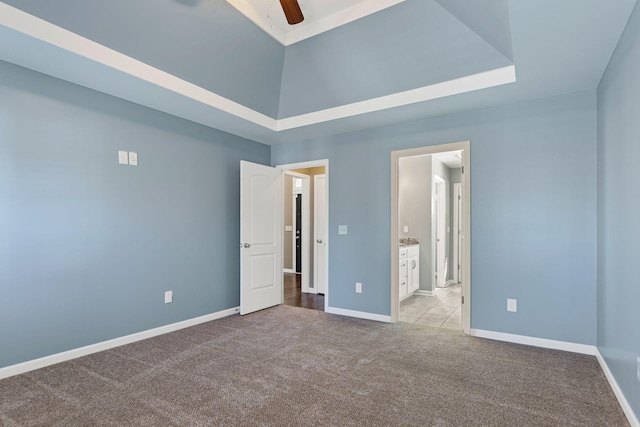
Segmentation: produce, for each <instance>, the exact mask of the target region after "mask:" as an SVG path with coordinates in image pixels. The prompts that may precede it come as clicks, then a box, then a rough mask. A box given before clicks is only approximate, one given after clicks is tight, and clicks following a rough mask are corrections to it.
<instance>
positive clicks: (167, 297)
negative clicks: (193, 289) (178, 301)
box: [164, 291, 173, 304]
mask: <svg viewBox="0 0 640 427" xmlns="http://www.w3.org/2000/svg"><path fill="white" fill-rule="evenodd" d="M170 302H173V291H167V292H165V293H164V303H165V304H169V303H170Z"/></svg>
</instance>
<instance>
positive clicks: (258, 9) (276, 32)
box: [227, 0, 405, 46]
mask: <svg viewBox="0 0 640 427" xmlns="http://www.w3.org/2000/svg"><path fill="white" fill-rule="evenodd" d="M403 1H405V0H298V4H299V5H300V9H302V14H303V15H304V21H302V22H301V23H300V24H297V25H289V24H288V23H287V20H286V18H285V16H284V12H283V11H282V7H281V6H280V1H279V0H227V2H229V3H230V4H231V5H232V6H233V7H235V8H236V9H238V11H239V12H240V13H242V14H244V15H245V16H246V17H247V18H249V19H250V20H251V21H252V22H253V23H254V24H256V25H257V26H258V27H260V28H261V29H262V30H263V31H265V32H266V33H267V34H269V35H270V36H271V37H273V38H274V39H276V40H277V41H279V42H280V43H282V44H283V45H285V46H288V45H291V44H294V43H297V42H299V41H302V40H305V39H308V38H310V37H313V36H316V35H318V34H321V33H324V32H325V31H329V30H332V29H334V28H337V27H339V26H341V25H345V24H348V23H349V22H353V21H355V20H357V19H360V18H364V17H365V16H368V15H371V14H372V13H375V12H379V11H381V10H383V9H386V8H387V7H390V6H393V5H396V4H398V3H402V2H403Z"/></svg>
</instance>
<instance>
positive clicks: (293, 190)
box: [278, 160, 328, 310]
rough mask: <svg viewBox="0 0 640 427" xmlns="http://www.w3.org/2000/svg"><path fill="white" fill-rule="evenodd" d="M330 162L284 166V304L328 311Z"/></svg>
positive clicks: (281, 167) (282, 166) (282, 167)
mask: <svg viewBox="0 0 640 427" xmlns="http://www.w3.org/2000/svg"><path fill="white" fill-rule="evenodd" d="M326 163H327V161H326V160H322V161H317V162H305V163H297V164H290V165H280V166H278V168H280V169H282V170H283V171H284V172H283V202H284V206H283V212H284V216H283V217H284V218H283V219H284V221H283V241H284V249H283V267H284V269H283V284H284V286H283V288H284V289H283V292H284V295H283V301H284V304H286V305H291V306H296V307H302V308H309V309H315V310H324V309H325V306H326V305H327V302H328V297H327V291H328V289H327V287H328V286H327V283H326V277H327V271H328V266H327V252H328V242H327V237H328V236H327V228H328V227H327V222H328V221H327V218H328V208H327V198H326V194H327V169H328V165H327V164H326Z"/></svg>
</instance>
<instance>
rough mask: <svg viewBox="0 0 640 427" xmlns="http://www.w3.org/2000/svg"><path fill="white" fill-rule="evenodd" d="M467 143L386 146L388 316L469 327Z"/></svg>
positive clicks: (461, 328) (443, 325)
mask: <svg viewBox="0 0 640 427" xmlns="http://www.w3.org/2000/svg"><path fill="white" fill-rule="evenodd" d="M469 146H470V143H469V142H468V141H467V142H459V143H452V144H443V145H437V146H429V147H422V148H416V149H410V150H401V151H394V152H392V153H391V172H392V173H391V181H392V182H391V184H392V185H391V189H392V200H391V216H392V227H391V266H392V268H391V270H392V277H391V319H392V321H393V322H397V321H401V322H410V323H415V324H421V325H425V326H431V327H440V328H448V329H454V330H460V331H465V332H466V333H469V331H470V316H471V309H470V305H471V304H470V298H469V297H470V289H471V280H470V268H469V260H470V235H469V233H468V230H469V229H470V197H469V193H470V192H469V189H470V169H469V164H470V150H469ZM454 213H455V215H454Z"/></svg>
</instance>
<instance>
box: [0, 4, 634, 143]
mask: <svg viewBox="0 0 640 427" xmlns="http://www.w3.org/2000/svg"><path fill="white" fill-rule="evenodd" d="M307 1H312V0H307ZM317 1H321V0H317ZM635 3H636V1H635V0H616V1H615V2H611V1H610V0H511V1H508V0H486V1H482V2H469V1H468V0H406V1H404V2H402V3H399V4H397V5H395V6H391V7H388V8H387V9H384V10H382V11H380V12H377V13H374V14H372V15H369V16H366V17H364V18H362V19H358V20H356V21H353V22H350V23H348V24H346V25H343V26H341V27H338V28H335V29H333V30H331V31H328V32H325V33H322V34H319V35H317V36H314V37H312V38H309V39H306V40H303V41H301V42H298V43H296V44H293V45H290V46H287V47H284V46H283V45H282V44H280V43H279V42H277V41H276V40H275V39H273V38H272V37H270V36H269V35H267V34H266V33H265V32H263V31H262V30H260V29H259V28H258V27H257V26H256V25H255V24H253V22H251V21H250V20H249V19H247V18H245V17H244V16H243V15H242V14H240V12H238V11H237V10H236V9H235V8H233V7H232V6H231V5H229V4H228V3H227V2H224V1H221V0H219V1H218V0H138V1H135V2H131V1H129V0H110V1H109V2H87V1H86V0H57V1H56V2H43V1H39V0H4V3H2V2H0V59H3V60H6V61H9V62H13V63H16V64H18V65H22V66H25V67H28V68H32V69H35V70H37V71H40V72H44V73H47V74H50V75H53V76H55V77H59V78H63V79H65V80H69V81H72V82H74V83H78V84H81V85H84V86H87V87H90V88H93V89H96V90H100V91H103V92H105V93H109V94H112V95H114V96H119V97H122V98H124V99H128V100H131V101H133V102H137V103H140V104H142V105H147V106H149V107H151V108H155V109H158V110H160V111H165V112H168V113H170V114H174V115H177V116H180V117H184V118H187V119H189V120H193V121H195V122H198V123H202V124H205V125H208V126H212V127H215V128H218V129H221V130H224V131H227V132H230V133H234V134H237V135H240V136H243V137H247V138H249V139H253V140H256V141H260V142H264V143H268V144H273V143H280V142H288V141H295V140H304V139H307V138H314V137H319V136H328V135H331V134H337V133H342V132H349V131H353V130H360V129H364V128H370V127H376V126H382V125H387V124H393V123H399V122H405V121H410V120H414V119H417V118H420V117H429V116H436V115H441V114H447V113H453V112H458V111H464V110H468V109H473V108H482V107H487V106H492V105H498V104H504V103H508V102H516V101H521V100H525V99H532V98H538V97H542V96H552V95H558V94H563V93H570V92H576V91H581V90H587V89H593V88H595V87H596V86H597V84H598V82H599V80H600V78H601V76H602V74H603V72H604V69H605V67H606V65H607V63H608V60H609V58H610V56H611V54H612V52H613V49H614V48H615V46H616V44H617V41H618V40H619V37H620V35H621V33H622V31H623V29H624V26H625V24H626V21H627V19H628V17H629V15H630V13H631V11H632V9H633V7H634V5H635ZM11 6H14V7H15V8H16V9H18V10H16V9H14V8H13V7H11ZM23 12H26V14H25V13H23ZM27 14H28V15H27ZM35 17H39V18H41V19H42V20H44V21H40V20H39V19H37V18H35ZM51 24H54V25H51ZM59 27H60V28H59ZM514 68H515V73H516V74H517V82H515V83H509V82H512V81H513V78H512V76H513V70H514ZM505 83H507V84H505ZM481 88H484V89H482V90H478V89H481ZM447 95H450V96H447Z"/></svg>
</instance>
